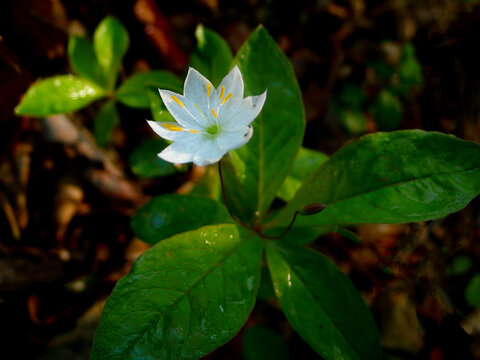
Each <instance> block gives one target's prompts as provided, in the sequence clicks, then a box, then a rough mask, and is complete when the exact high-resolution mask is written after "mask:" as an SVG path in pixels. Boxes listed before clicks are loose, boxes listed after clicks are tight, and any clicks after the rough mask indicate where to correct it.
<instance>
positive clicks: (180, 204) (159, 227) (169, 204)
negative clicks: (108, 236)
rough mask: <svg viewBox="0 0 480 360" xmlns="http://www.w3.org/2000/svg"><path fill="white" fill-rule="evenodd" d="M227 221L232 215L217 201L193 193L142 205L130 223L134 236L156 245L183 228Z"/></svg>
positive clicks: (159, 197) (154, 199)
mask: <svg viewBox="0 0 480 360" xmlns="http://www.w3.org/2000/svg"><path fill="white" fill-rule="evenodd" d="M230 222H232V218H231V217H230V215H228V212H227V210H226V209H225V206H223V204H221V203H219V202H218V201H215V200H212V199H208V198H205V197H200V196H193V195H178V194H166V195H160V196H156V197H154V198H153V199H152V200H150V201H149V202H148V203H147V204H145V205H144V206H143V207H142V208H141V209H140V210H139V211H138V212H137V213H136V214H135V216H134V217H133V218H132V221H131V225H132V229H133V231H134V232H135V235H136V236H138V237H139V238H140V239H142V240H143V241H145V242H148V243H150V244H156V243H157V242H159V241H160V240H163V239H166V238H168V237H170V236H173V235H175V234H178V233H181V232H184V231H189V230H194V229H198V228H200V227H202V226H205V225H214V224H222V223H230Z"/></svg>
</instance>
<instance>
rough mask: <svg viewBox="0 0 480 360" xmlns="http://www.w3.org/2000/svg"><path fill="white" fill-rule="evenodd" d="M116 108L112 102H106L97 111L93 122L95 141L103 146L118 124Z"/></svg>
mask: <svg viewBox="0 0 480 360" xmlns="http://www.w3.org/2000/svg"><path fill="white" fill-rule="evenodd" d="M119 122H120V120H119V117H118V112H117V108H116V107H115V104H114V103H113V101H108V102H106V103H105V104H104V105H103V106H102V107H101V108H100V110H99V111H98V113H97V116H95V120H94V122H93V125H94V129H93V130H94V134H95V139H96V140H97V143H98V145H100V146H104V145H106V144H107V142H108V141H109V140H110V139H111V137H112V133H113V129H115V127H116V126H117V125H118V124H119Z"/></svg>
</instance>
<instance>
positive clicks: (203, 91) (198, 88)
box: [183, 68, 215, 111]
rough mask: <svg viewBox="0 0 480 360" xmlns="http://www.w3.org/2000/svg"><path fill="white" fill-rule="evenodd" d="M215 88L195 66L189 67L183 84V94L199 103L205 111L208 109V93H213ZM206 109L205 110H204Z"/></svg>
mask: <svg viewBox="0 0 480 360" xmlns="http://www.w3.org/2000/svg"><path fill="white" fill-rule="evenodd" d="M214 90H215V88H214V87H213V85H212V83H211V82H210V81H208V79H207V78H206V77H204V76H203V75H202V74H200V73H199V72H198V71H197V70H195V69H194V68H189V69H188V74H187V78H186V79H185V84H184V86H183V94H184V95H185V97H186V98H188V99H189V100H191V101H192V102H193V103H194V104H195V103H196V104H198V105H199V106H200V107H201V108H202V110H203V111H206V109H208V98H209V97H208V94H209V93H213V91H214ZM204 109H205V110H204Z"/></svg>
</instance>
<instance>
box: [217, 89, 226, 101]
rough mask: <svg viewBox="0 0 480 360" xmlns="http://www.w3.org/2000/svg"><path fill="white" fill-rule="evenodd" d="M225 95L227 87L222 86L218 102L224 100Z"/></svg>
mask: <svg viewBox="0 0 480 360" xmlns="http://www.w3.org/2000/svg"><path fill="white" fill-rule="evenodd" d="M224 94H225V86H223V85H222V88H221V89H220V96H219V97H218V100H222V98H223V95H224Z"/></svg>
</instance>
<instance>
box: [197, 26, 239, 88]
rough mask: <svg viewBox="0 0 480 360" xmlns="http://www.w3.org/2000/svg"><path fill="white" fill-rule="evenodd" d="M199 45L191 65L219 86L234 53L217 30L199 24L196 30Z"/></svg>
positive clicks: (228, 68)
mask: <svg viewBox="0 0 480 360" xmlns="http://www.w3.org/2000/svg"><path fill="white" fill-rule="evenodd" d="M195 37H196V38H197V46H196V47H195V50H194V51H193V55H192V57H191V59H190V66H191V67H193V68H195V69H196V70H198V71H199V72H200V73H201V74H202V75H203V76H205V77H206V78H207V79H209V80H210V81H211V82H212V84H213V85H214V86H218V85H219V84H220V82H221V81H222V79H223V77H224V76H225V75H227V73H228V71H229V70H230V64H231V63H232V59H233V55H232V51H231V50H230V47H229V46H228V44H227V42H226V41H225V40H223V38H222V37H221V36H220V35H218V34H217V33H216V32H214V31H212V30H209V29H206V28H205V27H204V26H203V25H198V26H197V29H196V30H195Z"/></svg>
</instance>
